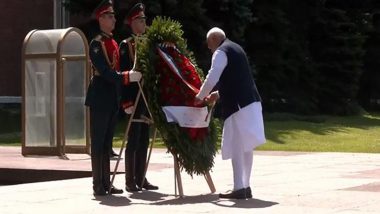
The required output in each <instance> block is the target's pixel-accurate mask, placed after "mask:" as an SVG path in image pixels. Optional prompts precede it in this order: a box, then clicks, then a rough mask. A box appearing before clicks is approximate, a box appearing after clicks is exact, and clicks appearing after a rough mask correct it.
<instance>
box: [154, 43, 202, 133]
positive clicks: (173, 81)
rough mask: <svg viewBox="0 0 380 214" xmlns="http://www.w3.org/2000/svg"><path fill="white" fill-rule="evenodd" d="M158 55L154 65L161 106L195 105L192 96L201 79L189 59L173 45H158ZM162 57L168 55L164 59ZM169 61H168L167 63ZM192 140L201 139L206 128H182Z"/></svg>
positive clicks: (198, 87)
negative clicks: (157, 74)
mask: <svg viewBox="0 0 380 214" xmlns="http://www.w3.org/2000/svg"><path fill="white" fill-rule="evenodd" d="M158 51H162V52H164V53H165V56H163V55H160V54H159V56H160V60H158V64H157V65H156V69H155V70H156V72H158V73H159V75H160V78H159V84H160V104H161V106H189V107H203V105H195V104H194V98H195V95H196V94H197V93H198V91H199V89H200V87H201V86H202V81H201V79H200V78H199V75H198V73H197V71H196V69H195V66H194V65H193V64H192V63H191V61H190V60H189V59H188V58H187V57H186V56H184V55H183V54H182V53H180V52H179V50H178V49H176V48H175V47H167V48H163V47H159V50H158ZM164 57H168V58H167V59H166V60H164V59H163V58H164ZM168 62H169V63H168ZM182 129H184V131H185V132H186V133H187V134H188V135H189V137H190V138H191V139H193V140H203V139H204V138H205V137H206V136H207V134H208V128H182Z"/></svg>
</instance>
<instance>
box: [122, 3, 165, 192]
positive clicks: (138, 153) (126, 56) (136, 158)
mask: <svg viewBox="0 0 380 214" xmlns="http://www.w3.org/2000/svg"><path fill="white" fill-rule="evenodd" d="M145 20H146V16H145V6H144V5H143V4H142V3H138V4H136V5H134V6H133V7H132V8H131V9H130V10H129V12H128V13H127V15H126V17H125V19H124V22H125V24H127V25H128V26H129V28H130V30H131V35H130V37H128V38H127V39H125V40H123V41H122V42H121V43H120V67H121V69H122V70H129V69H132V68H133V64H134V61H135V51H136V42H135V39H137V38H138V37H139V36H141V35H142V34H143V33H145V29H146V22H145ZM138 91H139V87H138V85H137V83H132V84H130V85H128V86H124V89H123V101H122V107H123V109H124V111H125V112H126V113H127V114H131V113H132V112H133V111H134V110H135V114H134V118H135V119H140V118H141V116H142V115H143V116H147V113H148V112H147V107H146V106H145V103H144V100H143V99H140V100H139V103H138V104H137V107H136V109H133V106H134V103H135V101H136V96H137V93H138ZM148 146H149V124H147V123H140V122H132V124H131V127H130V129H129V133H128V144H127V148H126V152H125V184H126V190H127V191H128V192H135V191H139V190H141V189H146V190H157V189H158V187H157V186H154V185H152V184H151V183H149V182H148V180H147V179H146V178H145V168H146V159H147V151H148Z"/></svg>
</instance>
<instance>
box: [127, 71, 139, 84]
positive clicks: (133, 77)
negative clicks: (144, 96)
mask: <svg viewBox="0 0 380 214" xmlns="http://www.w3.org/2000/svg"><path fill="white" fill-rule="evenodd" d="M141 78H142V74H141V73H140V72H138V71H134V70H131V71H129V81H130V82H139V81H140V80H141Z"/></svg>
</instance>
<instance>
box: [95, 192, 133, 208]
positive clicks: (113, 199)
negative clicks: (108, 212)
mask: <svg viewBox="0 0 380 214" xmlns="http://www.w3.org/2000/svg"><path fill="white" fill-rule="evenodd" d="M94 197H95V199H93V200H95V201H99V202H100V203H99V204H102V205H107V206H112V207H121V206H128V205H130V203H131V200H129V199H128V198H127V197H125V196H116V195H105V196H94Z"/></svg>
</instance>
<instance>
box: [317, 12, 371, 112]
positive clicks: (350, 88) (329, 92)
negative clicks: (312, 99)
mask: <svg viewBox="0 0 380 214" xmlns="http://www.w3.org/2000/svg"><path fill="white" fill-rule="evenodd" d="M310 39H311V43H310V47H311V49H310V50H311V52H312V56H313V60H314V61H315V62H316V65H317V71H318V75H319V77H320V79H319V81H320V82H319V90H318V96H317V98H318V105H319V109H320V111H321V112H323V113H329V114H339V115H347V114H354V113H357V112H358V111H359V106H358V103H357V99H356V97H357V93H358V89H359V78H360V75H361V73H362V60H363V54H364V51H363V43H364V41H365V37H364V36H363V35H362V34H361V33H360V32H359V31H358V28H357V25H355V23H353V22H352V21H351V20H350V19H349V18H348V17H347V14H346V12H345V11H343V10H340V9H335V8H323V9H322V10H321V11H320V14H319V17H317V19H316V20H315V23H314V24H313V28H312V31H311V38H310Z"/></svg>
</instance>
